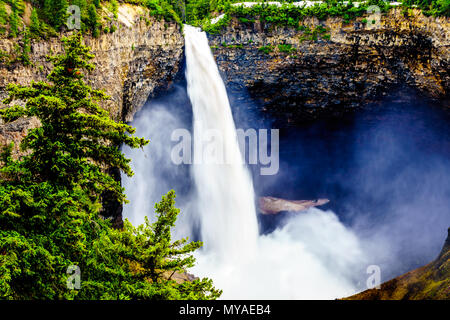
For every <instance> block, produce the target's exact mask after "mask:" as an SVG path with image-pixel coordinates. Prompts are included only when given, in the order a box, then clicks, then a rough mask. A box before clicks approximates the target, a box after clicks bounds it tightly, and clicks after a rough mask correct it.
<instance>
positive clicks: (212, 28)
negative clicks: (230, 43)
mask: <svg viewBox="0 0 450 320" xmlns="http://www.w3.org/2000/svg"><path fill="white" fill-rule="evenodd" d="M230 21H231V17H230V16H229V15H228V14H225V16H224V17H223V18H222V19H220V20H219V21H218V22H216V23H214V24H211V21H210V20H209V19H207V20H205V21H204V22H203V24H202V28H203V30H205V31H206V32H208V33H211V34H219V33H220V32H221V31H222V30H223V29H224V28H225V27H226V26H227V25H228V24H229V22H230Z"/></svg>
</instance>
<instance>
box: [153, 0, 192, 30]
mask: <svg viewBox="0 0 450 320" xmlns="http://www.w3.org/2000/svg"><path fill="white" fill-rule="evenodd" d="M170 1H171V2H170ZM170 1H166V0H145V2H144V6H146V7H147V8H148V9H150V15H152V16H154V17H157V18H159V19H164V20H165V21H173V22H176V23H178V24H179V25H180V26H182V25H183V21H182V19H181V18H180V9H179V8H178V7H179V6H178V5H177V1H178V2H179V0H170Z"/></svg>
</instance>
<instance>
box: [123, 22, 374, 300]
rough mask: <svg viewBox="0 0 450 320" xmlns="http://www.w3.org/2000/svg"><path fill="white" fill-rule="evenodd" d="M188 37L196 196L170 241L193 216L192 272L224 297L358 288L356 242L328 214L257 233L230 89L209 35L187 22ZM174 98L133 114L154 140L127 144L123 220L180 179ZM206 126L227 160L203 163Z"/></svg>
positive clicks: (294, 295)
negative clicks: (136, 146) (197, 238)
mask: <svg viewBox="0 0 450 320" xmlns="http://www.w3.org/2000/svg"><path fill="white" fill-rule="evenodd" d="M185 41H186V49H185V50H186V64H187V68H186V78H187V89H188V95H189V98H190V101H191V104H192V108H193V130H194V165H192V167H191V172H192V177H193V179H194V182H195V186H196V189H197V192H196V196H192V194H191V195H190V197H189V200H188V201H187V202H185V203H184V204H182V206H181V211H182V214H181V215H180V219H179V220H178V221H177V229H178V232H176V237H177V238H180V237H185V236H186V235H188V234H187V231H186V230H189V229H191V228H193V227H194V226H197V223H198V222H199V223H200V225H201V227H200V233H201V240H202V241H203V242H204V248H202V249H201V250H199V251H197V252H196V253H195V255H196V258H197V265H196V266H195V267H194V268H192V269H191V270H189V272H191V273H193V274H195V275H196V276H199V277H208V278H212V279H213V280H214V285H215V286H216V287H217V288H220V289H222V290H223V295H222V298H224V299H334V298H340V297H345V296H348V295H350V294H352V293H355V292H356V291H358V290H357V287H356V286H355V278H357V279H361V278H363V277H364V275H365V266H367V264H366V258H365V255H364V254H363V252H362V250H361V242H360V240H359V239H358V238H357V237H356V236H355V234H354V233H353V232H352V231H351V230H349V229H348V228H347V227H345V226H344V225H343V224H342V223H341V222H340V221H339V219H338V217H337V216H336V215H335V214H334V213H333V212H331V211H326V212H325V211H322V210H319V209H310V210H309V211H308V212H306V213H301V214H298V215H295V216H292V217H290V218H289V219H288V220H286V221H284V222H283V226H282V227H279V228H278V229H277V230H275V231H274V232H272V233H271V234H268V235H258V224H257V219H256V210H255V206H254V191H253V185H252V180H251V177H250V174H249V171H248V170H247V168H246V167H245V164H244V163H243V161H242V160H243V159H242V155H241V153H240V150H239V145H238V140H237V136H236V130H235V125H234V121H233V117H232V113H231V109H230V105H229V101H228V97H227V93H226V90H225V86H224V84H223V82H222V79H221V77H220V74H219V71H218V69H217V65H216V63H215V61H214V58H213V55H212V53H211V50H210V48H209V45H208V41H207V38H206V35H205V33H203V32H201V31H199V30H198V29H196V28H193V27H191V26H185ZM176 103H177V102H176V101H172V102H171V105H172V111H169V110H167V108H168V105H167V106H166V105H164V104H156V105H155V104H153V105H152V104H150V107H149V108H148V109H147V110H144V111H145V112H142V113H141V114H140V115H139V116H138V117H137V118H136V119H135V121H134V124H135V126H136V127H137V132H138V135H141V136H145V137H146V138H149V139H150V140H151V143H150V144H149V146H147V147H146V149H145V150H147V151H146V154H147V156H146V154H144V153H142V152H141V151H140V150H131V149H129V148H124V152H125V153H126V155H127V156H128V157H131V158H132V159H133V161H132V165H133V169H134V170H135V172H136V173H137V174H136V176H134V177H133V178H127V177H123V183H124V186H125V189H126V191H127V196H128V198H129V199H130V200H131V202H130V204H129V205H127V206H125V207H124V216H125V217H127V218H131V219H132V221H133V222H134V223H139V222H142V220H143V216H144V215H147V214H150V215H151V214H152V212H151V211H150V208H151V206H152V205H153V204H154V202H156V201H157V200H158V198H159V197H160V195H161V194H163V193H165V192H167V191H168V190H169V189H170V188H172V187H174V186H173V185H172V183H173V182H169V181H170V179H169V180H167V177H168V176H170V177H171V179H172V181H173V180H177V181H178V180H182V179H183V178H186V176H185V175H183V172H182V171H180V172H178V171H177V169H176V166H175V165H174V164H173V163H172V162H171V161H170V147H171V143H170V141H169V139H170V138H169V137H170V133H171V132H172V131H173V130H175V129H176V128H179V127H180V126H183V124H182V121H180V119H178V114H177V112H173V104H176ZM211 129H213V130H214V131H216V132H219V133H220V142H221V144H220V143H219V145H221V146H222V148H221V149H222V150H221V152H222V153H223V154H222V155H223V159H224V160H225V163H228V164H223V163H220V162H219V163H206V162H205V161H203V160H204V156H205V154H203V151H204V150H206V151H208V150H210V149H209V148H208V146H210V143H211V140H209V141H205V140H204V139H205V137H208V135H207V133H208V132H209V131H210V130H211ZM209 138H211V137H209ZM212 138H217V136H215V137H212ZM215 145H216V146H217V144H215ZM215 151H217V150H215ZM209 156H211V154H209ZM137 176H138V177H137ZM186 179H188V178H186ZM280 185H281V182H280ZM176 191H178V190H176ZM180 195H181V194H179V196H180ZM181 203H182V201H181ZM177 204H180V202H179V203H177ZM195 215H196V216H195ZM150 218H152V217H150ZM180 227H181V229H180ZM176 231H177V230H176ZM361 267H362V268H361Z"/></svg>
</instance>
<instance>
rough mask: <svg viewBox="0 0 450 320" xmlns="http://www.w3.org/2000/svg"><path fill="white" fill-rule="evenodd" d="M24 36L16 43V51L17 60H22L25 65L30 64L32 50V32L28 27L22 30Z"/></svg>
mask: <svg viewBox="0 0 450 320" xmlns="http://www.w3.org/2000/svg"><path fill="white" fill-rule="evenodd" d="M22 34H23V37H22V39H20V41H19V42H18V43H17V44H16V53H17V59H16V61H19V62H21V63H22V64H24V65H26V66H27V65H30V64H31V61H30V52H31V44H30V32H29V31H28V29H27V28H25V29H24V30H23V32H22Z"/></svg>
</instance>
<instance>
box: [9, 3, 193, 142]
mask: <svg viewBox="0 0 450 320" xmlns="http://www.w3.org/2000/svg"><path fill="white" fill-rule="evenodd" d="M143 17H145V19H143ZM117 25H118V28H117V30H116V31H115V32H114V33H108V34H102V35H101V36H100V37H98V38H92V37H90V36H85V37H84V39H85V42H86V44H87V45H88V46H90V47H91V48H92V51H91V52H92V53H93V54H95V58H94V59H93V61H92V62H93V63H94V64H95V66H96V68H95V70H94V71H93V72H92V74H90V75H89V76H88V77H87V80H88V81H89V82H90V83H91V85H92V86H93V87H94V88H95V89H103V90H105V92H106V93H107V94H108V95H109V96H110V97H111V99H110V100H109V101H107V102H106V103H105V104H104V105H103V106H104V107H105V108H106V109H107V110H108V111H109V112H110V114H111V116H112V117H113V118H114V119H117V120H124V121H131V120H132V118H133V115H134V113H135V112H136V111H137V110H138V109H139V108H141V107H142V106H143V105H144V103H145V102H146V101H147V99H148V98H149V97H152V96H156V95H157V94H158V92H160V91H161V90H165V89H167V88H168V87H169V86H170V85H171V83H172V81H173V79H174V77H175V76H176V75H177V74H178V72H179V68H180V61H182V58H183V46H184V39H183V36H182V33H181V28H180V26H179V25H177V24H175V23H166V22H164V21H159V20H157V19H155V18H153V17H149V16H148V12H146V11H144V10H143V9H142V8H140V7H136V6H131V5H121V6H120V8H119V16H118V21H117ZM16 43H17V39H0V50H1V52H3V53H6V54H12V55H14V51H15V45H16ZM61 50H62V49H61V41H60V40H59V39H57V38H51V39H49V40H47V41H44V40H40V41H32V43H31V53H30V60H31V65H29V66H25V65H24V64H22V63H20V62H15V63H10V64H7V63H4V62H3V63H2V61H1V60H0V99H3V98H4V97H5V96H6V86H7V84H8V83H10V82H14V83H20V84H23V85H26V84H29V83H30V82H31V81H33V80H34V81H39V80H44V79H45V76H46V75H47V74H48V72H49V70H50V67H51V65H50V63H49V62H47V60H46V56H47V55H53V54H55V53H58V52H60V51H61ZM0 107H1V104H0ZM36 125H38V123H37V121H36V120H34V119H19V120H17V121H15V122H12V123H9V124H3V123H2V121H1V120H0V144H5V143H9V142H11V141H14V142H15V146H16V150H17V147H18V145H19V141H20V140H21V138H22V137H23V136H24V135H25V134H26V131H27V128H30V127H33V126H36Z"/></svg>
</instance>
